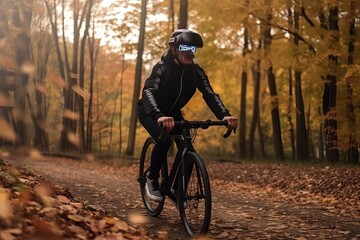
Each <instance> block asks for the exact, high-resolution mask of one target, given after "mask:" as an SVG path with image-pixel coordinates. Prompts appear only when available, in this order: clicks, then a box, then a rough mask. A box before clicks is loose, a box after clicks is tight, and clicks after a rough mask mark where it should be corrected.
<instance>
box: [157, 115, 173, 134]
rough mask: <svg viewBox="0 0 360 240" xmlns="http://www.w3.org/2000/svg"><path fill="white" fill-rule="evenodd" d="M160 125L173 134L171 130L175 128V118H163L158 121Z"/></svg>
mask: <svg viewBox="0 0 360 240" xmlns="http://www.w3.org/2000/svg"><path fill="white" fill-rule="evenodd" d="M157 122H158V124H159V125H161V126H162V127H163V128H165V129H166V131H167V132H171V130H173V129H174V127H175V121H174V118H173V117H167V116H162V117H159V118H158V120H157Z"/></svg>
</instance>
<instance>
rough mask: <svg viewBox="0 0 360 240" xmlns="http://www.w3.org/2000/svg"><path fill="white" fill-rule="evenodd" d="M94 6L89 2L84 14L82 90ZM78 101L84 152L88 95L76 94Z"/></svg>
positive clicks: (80, 79)
mask: <svg viewBox="0 0 360 240" xmlns="http://www.w3.org/2000/svg"><path fill="white" fill-rule="evenodd" d="M92 6H93V0H88V1H87V2H86V3H85V5H84V9H83V13H84V14H85V29H84V33H83V36H82V38H81V44H80V61H79V87H80V90H82V89H84V86H85V84H84V81H85V45H86V39H87V38H88V36H89V27H90V20H91V9H92ZM76 96H77V99H78V101H77V102H78V105H79V106H78V107H79V150H80V152H83V151H84V150H85V98H86V97H87V96H86V95H80V94H79V93H77V94H76Z"/></svg>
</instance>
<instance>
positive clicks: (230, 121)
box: [222, 116, 238, 132]
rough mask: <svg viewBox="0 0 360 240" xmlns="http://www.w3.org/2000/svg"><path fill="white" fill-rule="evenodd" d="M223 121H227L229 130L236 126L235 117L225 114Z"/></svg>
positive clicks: (234, 128)
mask: <svg viewBox="0 0 360 240" xmlns="http://www.w3.org/2000/svg"><path fill="white" fill-rule="evenodd" d="M222 120H223V121H227V123H228V125H227V128H228V129H229V130H230V131H231V130H234V132H235V130H236V128H237V126H238V120H237V118H236V117H232V116H225V117H224V118H223V119H222Z"/></svg>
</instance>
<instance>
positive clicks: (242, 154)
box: [239, 28, 249, 159]
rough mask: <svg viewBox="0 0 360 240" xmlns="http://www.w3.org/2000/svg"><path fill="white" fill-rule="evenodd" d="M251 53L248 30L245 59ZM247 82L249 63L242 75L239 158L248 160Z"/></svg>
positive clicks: (246, 31)
mask: <svg viewBox="0 0 360 240" xmlns="http://www.w3.org/2000/svg"><path fill="white" fill-rule="evenodd" d="M248 52H249V35H248V30H247V29H246V28H245V30H244V49H243V57H244V59H246V55H247V54H248ZM247 81H248V71H247V61H245V64H244V66H243V71H242V74H241V95H240V129H239V131H240V133H239V145H240V148H239V149H240V150H239V158H240V159H244V158H246V93H247Z"/></svg>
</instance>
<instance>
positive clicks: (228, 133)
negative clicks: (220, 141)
mask: <svg viewBox="0 0 360 240" xmlns="http://www.w3.org/2000/svg"><path fill="white" fill-rule="evenodd" d="M235 133H236V129H234V134H235ZM230 134H231V130H230V129H228V130H227V132H226V133H225V134H224V135H223V137H224V138H228V137H229V136H230Z"/></svg>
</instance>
